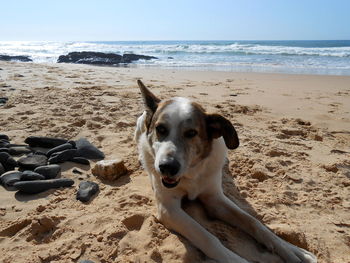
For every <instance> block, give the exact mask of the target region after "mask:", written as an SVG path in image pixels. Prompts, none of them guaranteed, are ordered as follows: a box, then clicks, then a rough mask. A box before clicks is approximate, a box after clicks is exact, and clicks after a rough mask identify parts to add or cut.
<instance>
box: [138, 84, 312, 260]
mask: <svg viewBox="0 0 350 263" xmlns="http://www.w3.org/2000/svg"><path fill="white" fill-rule="evenodd" d="M138 85H139V87H140V90H141V94H142V97H143V101H144V104H145V112H144V113H143V114H142V115H141V116H140V117H139V119H138V120H137V127H136V131H135V140H136V142H137V143H138V147H139V154H140V156H139V158H140V161H141V162H142V164H143V166H144V168H145V169H146V171H147V173H148V174H149V176H150V179H151V183H152V188H153V191H154V193H155V197H156V202H157V208H158V218H159V220H160V221H161V222H162V223H163V224H164V225H165V226H166V227H168V228H169V229H171V230H174V231H176V232H178V233H179V234H181V235H182V236H184V237H186V238H187V239H188V240H190V241H191V242H192V244H193V245H195V246H196V247H197V248H199V249H200V250H201V251H203V252H204V253H205V254H206V255H207V256H208V257H210V258H212V259H214V260H216V261H218V262H230V263H232V262H247V261H246V260H245V259H243V258H242V257H240V256H238V255H237V254H235V253H234V252H232V251H230V250H229V249H227V248H226V247H224V246H223V245H222V244H221V242H220V241H219V240H218V238H216V237H215V236H214V235H212V234H211V233H209V232H208V231H207V230H206V229H205V228H203V227H202V226H201V225H200V224H199V223H197V222H196V221H195V220H194V219H193V218H192V217H190V216H189V215H188V214H187V213H186V212H185V211H184V210H183V209H182V208H181V200H182V199H183V198H184V197H187V198H188V199H190V200H194V199H197V198H198V199H199V200H200V201H201V203H203V205H204V206H205V208H206V210H207V211H208V213H209V214H210V215H211V216H214V217H216V218H218V219H221V220H223V221H224V222H226V223H228V224H230V225H233V226H236V227H239V228H241V229H242V230H244V231H245V232H247V233H248V234H249V235H251V236H252V237H254V238H255V239H256V240H257V241H258V242H260V243H261V244H263V245H265V246H266V247H267V248H268V249H269V250H270V251H272V252H274V253H276V254H278V255H279V256H280V257H281V258H282V259H283V260H284V262H286V263H297V262H304V263H315V262H317V259H316V257H315V256H314V255H313V254H311V253H310V252H308V251H306V250H304V249H301V248H298V247H296V246H294V245H292V244H290V243H288V242H286V241H284V240H282V239H281V238H279V237H278V236H277V235H275V234H274V233H273V232H271V231H270V230H269V229H268V228H267V227H265V226H264V225H263V224H262V223H261V222H260V221H258V220H257V219H255V218H254V217H252V216H251V215H249V214H248V213H246V212H245V211H243V210H241V209H240V208H239V207H238V206H237V205H236V204H235V203H233V202H232V201H231V200H230V199H228V198H227V197H226V196H225V195H224V193H223V190H222V167H223V165H224V162H225V159H226V154H227V148H229V149H235V148H237V147H238V145H239V140H238V137H237V134H236V131H235V129H234V127H233V126H232V124H231V123H230V121H228V120H227V119H225V118H224V117H222V116H220V115H218V114H207V113H206V112H205V111H204V109H203V108H202V107H201V106H200V105H198V104H196V103H194V102H191V101H190V100H188V99H185V98H172V99H169V100H165V101H160V100H159V99H158V98H157V97H156V96H155V95H153V94H152V93H151V92H150V91H149V90H148V89H147V88H146V87H145V86H144V84H143V83H142V82H141V81H140V80H139V81H138Z"/></svg>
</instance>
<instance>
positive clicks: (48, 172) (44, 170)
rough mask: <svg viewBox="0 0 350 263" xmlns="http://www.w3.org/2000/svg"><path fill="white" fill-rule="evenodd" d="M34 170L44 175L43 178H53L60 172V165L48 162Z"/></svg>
mask: <svg viewBox="0 0 350 263" xmlns="http://www.w3.org/2000/svg"><path fill="white" fill-rule="evenodd" d="M34 172H36V173H39V174H41V175H43V176H45V179H54V178H56V177H57V176H58V175H59V174H60V173H61V166H59V165H58V164H50V165H45V166H40V167H37V168H35V170H34Z"/></svg>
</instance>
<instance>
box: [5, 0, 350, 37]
mask: <svg viewBox="0 0 350 263" xmlns="http://www.w3.org/2000/svg"><path fill="white" fill-rule="evenodd" d="M0 6H1V15H0V40H78V41H79V40H291V39H292V40H294V39H315V40H318V39H350V0H211V1H210V0H172V1H169V0H143V1H141V0H120V1H119V0H114V1H112V0H95V1H92V0H55V1H54V0H52V1H51V0H31V1H24V0H23V1H19V0H0Z"/></svg>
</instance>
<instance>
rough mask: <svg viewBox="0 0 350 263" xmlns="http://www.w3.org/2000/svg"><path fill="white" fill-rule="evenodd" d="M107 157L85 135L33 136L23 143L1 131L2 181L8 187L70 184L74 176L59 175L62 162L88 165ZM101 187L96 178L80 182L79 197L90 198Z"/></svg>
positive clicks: (29, 189) (25, 189)
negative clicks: (74, 136)
mask: <svg viewBox="0 0 350 263" xmlns="http://www.w3.org/2000/svg"><path fill="white" fill-rule="evenodd" d="M14 157H18V159H15V158H14ZM104 158H105V155H104V154H103V152H101V151H100V150H99V149H98V148H96V147H95V146H94V145H92V144H91V143H90V142H89V141H88V140H87V139H85V138H81V139H79V140H76V141H73V140H71V141H69V140H65V139H61V138H51V137H42V136H30V137H28V138H26V139H25V144H22V145H20V144H12V143H11V142H10V139H9V137H8V136H7V135H5V134H0V184H1V185H2V186H3V187H4V188H5V189H7V190H9V191H20V192H22V193H26V194H36V193H40V192H43V191H46V190H49V189H53V188H60V187H69V186H72V185H73V184H74V181H73V180H72V179H67V178H57V177H59V175H60V173H61V167H60V165H59V164H61V163H64V162H67V161H69V162H74V163H78V164H84V165H89V164H90V161H89V160H101V159H104ZM98 190H99V187H98V185H97V184H96V183H94V182H90V181H84V182H81V184H80V185H79V190H78V193H77V199H78V200H80V201H82V202H87V201H89V200H90V198H91V197H92V196H93V195H94V194H95V193H97V192H98Z"/></svg>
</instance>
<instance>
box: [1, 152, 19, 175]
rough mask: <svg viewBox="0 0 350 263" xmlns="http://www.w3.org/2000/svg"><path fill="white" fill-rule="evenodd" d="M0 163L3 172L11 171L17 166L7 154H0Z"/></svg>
mask: <svg viewBox="0 0 350 263" xmlns="http://www.w3.org/2000/svg"><path fill="white" fill-rule="evenodd" d="M0 163H1V164H2V166H3V167H4V168H5V171H12V170H14V169H15V167H16V166H17V162H16V160H15V159H13V158H12V156H11V155H9V154H8V153H7V152H0Z"/></svg>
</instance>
